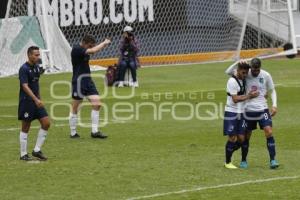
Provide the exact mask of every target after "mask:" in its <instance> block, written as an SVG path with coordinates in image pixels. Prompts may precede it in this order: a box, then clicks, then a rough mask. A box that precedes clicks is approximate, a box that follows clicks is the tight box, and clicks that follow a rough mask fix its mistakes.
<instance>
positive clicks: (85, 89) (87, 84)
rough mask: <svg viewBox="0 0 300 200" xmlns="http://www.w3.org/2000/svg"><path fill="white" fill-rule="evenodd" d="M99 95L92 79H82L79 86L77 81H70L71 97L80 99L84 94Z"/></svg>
mask: <svg viewBox="0 0 300 200" xmlns="http://www.w3.org/2000/svg"><path fill="white" fill-rule="evenodd" d="M91 95H99V93H98V91H97V88H96V86H95V84H94V82H93V81H92V80H90V81H84V82H82V84H81V85H80V86H79V85H77V83H72V98H73V99H75V100H82V99H83V98H84V97H86V96H91Z"/></svg>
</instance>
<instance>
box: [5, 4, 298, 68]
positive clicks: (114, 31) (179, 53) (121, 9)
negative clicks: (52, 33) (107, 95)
mask: <svg viewBox="0 0 300 200" xmlns="http://www.w3.org/2000/svg"><path fill="white" fill-rule="evenodd" d="M42 1H44V2H45V9H46V12H47V13H48V14H49V15H51V16H53V19H54V21H55V22H56V24H57V25H58V26H59V27H60V30H61V31H62V33H63V35H64V37H65V38H66V40H67V41H68V42H69V44H70V46H72V45H74V44H76V43H79V41H80V39H81V38H82V37H83V36H84V35H85V34H87V33H88V34H92V35H94V36H95V37H96V38H97V41H101V40H103V39H104V38H105V37H111V38H112V41H113V42H112V44H111V45H110V47H109V48H107V49H106V50H105V51H102V52H100V53H98V54H96V55H94V56H93V57H92V59H93V61H92V62H91V63H92V64H96V65H109V64H113V63H115V62H117V58H118V56H119V51H118V46H119V41H120V39H121V35H122V29H123V28H124V27H125V26H126V25H131V26H132V27H133V28H134V33H135V35H136V37H137V38H138V40H139V43H140V53H139V54H140V60H141V63H142V64H143V65H145V64H146V65H151V64H180V63H195V62H197V63H198V62H215V61H229V60H230V61H232V60H237V59H239V58H251V57H257V56H275V55H286V54H290V53H291V52H292V51H291V50H290V51H285V50H284V48H283V47H284V45H285V44H287V43H290V44H292V45H289V48H291V47H295V43H294V42H295V40H294V36H295V34H294V31H293V22H292V9H291V6H293V4H292V3H291V0H213V1H208V0H10V1H9V5H8V11H7V16H8V17H16V16H25V15H29V16H32V15H40V14H41V13H42V9H41V7H42V6H41V2H42ZM293 2H294V1H293ZM289 4H292V5H290V6H289ZM293 53H295V52H294V48H293ZM55 59H56V58H55V56H54V60H55Z"/></svg>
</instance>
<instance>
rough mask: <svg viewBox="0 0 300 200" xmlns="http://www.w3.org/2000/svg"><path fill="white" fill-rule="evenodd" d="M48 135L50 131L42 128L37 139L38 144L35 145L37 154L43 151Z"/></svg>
mask: <svg viewBox="0 0 300 200" xmlns="http://www.w3.org/2000/svg"><path fill="white" fill-rule="evenodd" d="M47 133H48V131H46V130H44V129H42V128H41V129H40V130H39V133H38V137H37V140H36V144H35V147H34V151H35V152H39V151H40V150H41V147H42V146H43V144H44V142H45V140H46V136H47Z"/></svg>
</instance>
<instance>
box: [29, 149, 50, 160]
mask: <svg viewBox="0 0 300 200" xmlns="http://www.w3.org/2000/svg"><path fill="white" fill-rule="evenodd" d="M32 156H34V157H36V158H38V159H39V160H42V161H45V160H47V159H48V158H47V157H46V156H45V155H44V154H43V153H42V152H41V151H38V152H35V151H32Z"/></svg>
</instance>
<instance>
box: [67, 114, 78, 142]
mask: <svg viewBox="0 0 300 200" xmlns="http://www.w3.org/2000/svg"><path fill="white" fill-rule="evenodd" d="M69 124H70V129H71V136H74V135H75V134H76V127H77V114H73V113H71V114H70V119H69Z"/></svg>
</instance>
